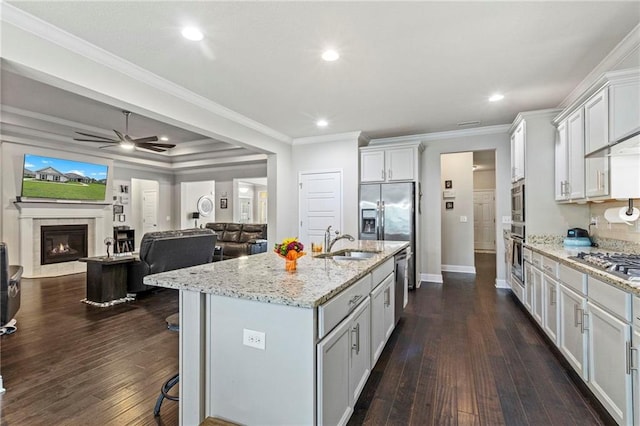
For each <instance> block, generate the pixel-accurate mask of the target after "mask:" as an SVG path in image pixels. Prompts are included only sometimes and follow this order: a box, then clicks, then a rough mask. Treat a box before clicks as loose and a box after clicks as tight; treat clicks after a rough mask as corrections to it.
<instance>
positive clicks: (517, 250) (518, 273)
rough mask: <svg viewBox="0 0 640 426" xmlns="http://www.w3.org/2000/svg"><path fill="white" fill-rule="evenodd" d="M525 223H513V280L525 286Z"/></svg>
mask: <svg viewBox="0 0 640 426" xmlns="http://www.w3.org/2000/svg"><path fill="white" fill-rule="evenodd" d="M524 235H525V232H524V224H523V223H512V224H511V261H510V263H511V281H512V282H515V283H516V284H518V285H520V286H521V287H524V259H523V257H522V243H524Z"/></svg>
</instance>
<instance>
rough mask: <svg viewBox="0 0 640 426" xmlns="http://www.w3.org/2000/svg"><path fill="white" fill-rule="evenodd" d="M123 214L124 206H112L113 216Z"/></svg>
mask: <svg viewBox="0 0 640 426" xmlns="http://www.w3.org/2000/svg"><path fill="white" fill-rule="evenodd" d="M122 213H124V206H123V205H120V204H114V205H113V214H122Z"/></svg>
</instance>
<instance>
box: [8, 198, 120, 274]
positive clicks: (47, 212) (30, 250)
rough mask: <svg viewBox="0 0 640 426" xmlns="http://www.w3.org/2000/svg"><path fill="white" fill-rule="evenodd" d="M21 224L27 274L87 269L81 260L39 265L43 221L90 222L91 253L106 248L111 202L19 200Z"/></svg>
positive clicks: (53, 222)
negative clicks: (107, 218) (106, 221)
mask: <svg viewBox="0 0 640 426" xmlns="http://www.w3.org/2000/svg"><path fill="white" fill-rule="evenodd" d="M15 205H16V207H17V208H18V211H19V215H18V222H19V227H20V264H21V265H22V266H23V268H24V273H23V276H24V277H26V278H30V277H31V278H33V277H47V276H58V275H67V274H74V273H80V272H84V271H85V270H86V265H85V264H84V263H81V262H65V263H56V264H52V265H40V227H41V226H42V225H67V224H87V225H88V231H89V232H88V245H87V247H88V251H89V253H88V254H89V256H95V255H96V253H100V252H101V250H102V249H103V246H102V241H103V240H104V238H105V236H106V235H105V218H106V217H107V215H108V214H109V213H110V207H111V204H107V203H73V202H64V203H63V202H33V201H28V202H24V201H22V202H16V203H15Z"/></svg>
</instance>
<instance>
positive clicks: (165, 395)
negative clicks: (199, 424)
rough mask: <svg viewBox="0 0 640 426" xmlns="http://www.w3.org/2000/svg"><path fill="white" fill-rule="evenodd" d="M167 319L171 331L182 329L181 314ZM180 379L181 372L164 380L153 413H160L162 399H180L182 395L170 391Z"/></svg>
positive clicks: (157, 414) (156, 414)
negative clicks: (172, 393)
mask: <svg viewBox="0 0 640 426" xmlns="http://www.w3.org/2000/svg"><path fill="white" fill-rule="evenodd" d="M165 321H166V322H167V328H168V329H169V330H171V331H180V315H179V314H177V313H176V314H173V315H169V316H168V317H167V318H166V319H165ZM179 381H180V373H178V374H176V375H175V376H172V377H171V378H170V379H169V380H167V381H166V382H164V384H163V385H162V387H161V388H160V395H158V400H157V401H156V406H155V407H154V408H153V415H154V416H159V415H160V407H161V406H162V401H164V400H165V399H168V400H170V401H179V400H180V397H179V396H178V395H171V394H169V391H170V390H171V388H172V387H174V386H175V385H176V384H177V383H178V382H179Z"/></svg>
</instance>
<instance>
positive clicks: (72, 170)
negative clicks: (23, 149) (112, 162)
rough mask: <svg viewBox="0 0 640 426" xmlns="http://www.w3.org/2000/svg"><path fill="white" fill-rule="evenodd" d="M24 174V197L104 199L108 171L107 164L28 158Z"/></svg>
mask: <svg viewBox="0 0 640 426" xmlns="http://www.w3.org/2000/svg"><path fill="white" fill-rule="evenodd" d="M22 170H23V171H22V194H21V195H22V197H25V198H53V199H57V200H92V201H96V200H101V201H104V199H105V193H106V189H107V172H108V170H109V167H108V166H105V165H104V164H93V163H84V162H82V161H73V160H63V159H60V158H51V157H41V156H39V155H32V154H25V156H24V166H23V169H22Z"/></svg>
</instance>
